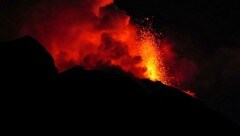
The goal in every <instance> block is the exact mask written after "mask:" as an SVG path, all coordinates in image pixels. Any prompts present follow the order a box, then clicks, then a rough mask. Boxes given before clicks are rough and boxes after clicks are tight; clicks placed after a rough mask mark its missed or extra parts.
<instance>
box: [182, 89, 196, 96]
mask: <svg viewBox="0 0 240 136" xmlns="http://www.w3.org/2000/svg"><path fill="white" fill-rule="evenodd" d="M184 92H185V93H186V94H188V95H190V96H192V97H196V94H195V93H194V92H192V91H190V90H187V91H184Z"/></svg>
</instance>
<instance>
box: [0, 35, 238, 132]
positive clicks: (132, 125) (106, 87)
mask: <svg viewBox="0 0 240 136" xmlns="http://www.w3.org/2000/svg"><path fill="white" fill-rule="evenodd" d="M0 52H1V57H0V58H1V62H2V63H1V67H0V71H1V72H0V74H1V80H2V81H1V86H2V88H1V94H2V97H3V99H2V100H3V109H2V110H3V115H2V117H4V119H5V120H6V125H5V126H8V125H10V126H11V128H12V130H15V127H16V129H17V128H19V130H21V131H27V132H29V131H30V130H32V131H34V132H35V133H38V132H44V131H46V130H51V131H52V132H54V133H57V132H58V133H63V132H64V131H65V132H66V134H70V133H71V132H79V131H81V132H82V131H88V130H89V133H90V132H97V133H98V132H99V133H100V131H99V130H101V131H104V132H110V131H114V133H116V134H119V133H122V132H125V134H126V133H128V131H129V130H130V131H131V132H134V133H135V134H138V133H143V132H147V133H148V135H150V133H158V134H162V133H163V134H164V132H165V131H166V130H167V129H170V130H171V131H172V132H175V131H177V133H179V134H192V132H189V130H191V131H195V132H196V133H200V132H204V133H208V132H209V131H211V132H215V133H219V132H220V133H221V132H229V133H230V132H234V131H238V130H239V126H237V125H236V124H234V123H233V122H232V121H230V120H228V119H226V118H224V117H223V116H221V115H220V114H218V113H216V112H214V111H212V110H211V109H209V108H208V107H207V106H205V105H204V104H203V103H202V102H201V101H199V100H197V99H195V98H192V97H190V96H188V95H186V94H185V93H183V92H181V91H180V90H177V89H175V88H172V87H168V86H165V85H163V84H162V83H161V82H152V81H150V80H147V79H142V80H140V79H137V78H135V77H133V76H132V75H130V74H129V73H125V72H123V71H122V70H121V69H119V68H117V67H113V66H111V67H110V66H109V67H108V66H106V67H103V68H100V69H98V70H85V69H84V68H82V67H80V66H76V67H74V68H72V69H69V70H67V71H65V72H62V73H59V74H57V70H56V68H55V66H54V63H53V60H52V57H51V56H50V55H49V54H48V53H47V52H46V50H45V49H44V48H43V47H42V46H41V45H40V44H39V43H38V42H36V41H35V40H34V39H32V38H30V37H25V38H23V39H19V40H16V41H12V42H5V43H1V46H0ZM5 79H8V80H5ZM13 124H14V125H16V126H15V127H12V125H13ZM171 131H169V133H171ZM81 132H80V133H81Z"/></svg>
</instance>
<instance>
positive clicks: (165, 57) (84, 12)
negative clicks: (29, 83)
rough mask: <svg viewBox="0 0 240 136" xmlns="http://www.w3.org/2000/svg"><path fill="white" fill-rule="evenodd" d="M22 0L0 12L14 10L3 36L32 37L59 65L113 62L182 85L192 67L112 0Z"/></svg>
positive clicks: (138, 73) (96, 65) (64, 67)
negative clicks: (10, 8)
mask: <svg viewBox="0 0 240 136" xmlns="http://www.w3.org/2000/svg"><path fill="white" fill-rule="evenodd" d="M27 1H28V2H26V1H25V2H23V3H21V2H18V1H15V2H13V3H15V4H14V5H13V6H11V7H12V8H13V9H12V11H9V13H6V14H5V15H8V14H10V13H11V14H15V15H13V17H12V18H10V19H9V21H10V22H16V23H11V24H12V25H11V26H10V27H11V28H16V29H15V30H11V32H13V33H11V34H9V35H10V36H9V37H11V35H15V36H16V37H21V36H24V35H31V36H33V37H34V38H36V39H37V40H39V41H40V42H41V43H42V45H44V46H45V48H46V49H47V50H48V51H49V52H50V53H51V55H52V56H53V58H54V60H55V64H56V66H57V67H58V69H59V70H60V71H63V70H67V69H68V68H71V67H73V66H76V65H81V66H83V67H85V68H86V69H96V68H100V67H101V66H106V65H114V66H119V67H120V68H122V69H123V70H124V71H127V72H130V73H132V74H133V75H135V76H136V77H139V78H149V79H151V80H160V81H162V82H163V83H165V84H168V85H172V86H175V87H183V88H184V87H185V86H182V85H181V84H183V83H186V82H188V80H190V79H191V78H192V76H193V75H194V74H195V72H196V67H195V65H194V64H193V63H192V62H191V61H189V60H186V59H184V58H181V57H179V55H177V54H176V53H175V52H174V50H173V49H172V48H173V46H175V45H174V44H170V43H169V42H168V40H167V39H157V38H156V36H155V34H153V33H152V32H151V30H150V29H149V28H148V26H146V28H145V29H143V28H141V27H139V26H137V25H135V24H134V23H133V22H131V20H130V17H129V16H128V15H127V14H126V12H125V11H123V10H120V9H119V8H118V7H117V6H116V5H115V4H114V3H113V0H74V1H67V0H51V1H47V0H41V1H40V0H37V1H31V0H27ZM5 3H8V4H9V5H11V2H10V3H9V2H7V1H5ZM19 5H20V7H19ZM16 7H18V8H16ZM15 8H16V9H15ZM5 25H6V24H5ZM13 26H14V27H13ZM5 31H6V30H5ZM12 37H13V36H12Z"/></svg>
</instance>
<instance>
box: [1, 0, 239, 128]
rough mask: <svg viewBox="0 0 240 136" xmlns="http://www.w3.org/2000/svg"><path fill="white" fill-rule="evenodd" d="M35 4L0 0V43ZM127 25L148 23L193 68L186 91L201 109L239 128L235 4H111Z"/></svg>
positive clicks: (145, 0)
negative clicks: (207, 108) (125, 15)
mask: <svg viewBox="0 0 240 136" xmlns="http://www.w3.org/2000/svg"><path fill="white" fill-rule="evenodd" d="M38 1H39V0H11V1H9V0H0V41H5V40H12V39H15V38H17V37H20V36H21V35H19V29H20V28H21V25H23V22H26V20H28V13H29V12H31V10H32V9H31V6H32V5H33V4H35V3H37V2H38ZM115 3H116V4H117V5H118V7H119V8H121V9H123V10H125V11H126V12H127V13H128V14H129V15H130V16H131V17H132V21H133V22H138V21H139V20H141V19H143V18H145V17H150V18H151V20H152V21H153V28H154V29H155V30H156V31H157V32H163V34H164V35H165V36H166V37H168V38H170V40H171V41H172V42H173V43H175V45H174V49H175V51H176V52H177V53H178V54H180V55H181V56H182V57H185V58H188V59H189V60H192V61H193V62H194V63H195V64H196V65H197V74H196V75H195V76H194V77H193V79H192V80H191V81H189V83H188V86H189V87H190V88H191V89H192V90H193V91H195V92H196V94H197V96H198V97H199V98H200V99H201V100H203V101H204V102H205V103H206V104H207V105H209V106H210V107H212V108H213V109H215V110H216V111H218V112H220V113H222V114H224V115H226V116H227V117H229V118H231V119H233V120H235V121H237V122H239V123H240V86H239V81H240V45H239V44H240V39H239V38H240V25H239V24H240V8H239V4H237V1H236V2H234V1H230V0H228V1H222V2H221V1H219V0H215V1H213V2H209V1H208V0H201V1H190V0H189V1H173V0H116V2H115ZM29 21H30V20H29Z"/></svg>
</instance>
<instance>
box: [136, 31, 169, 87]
mask: <svg viewBox="0 0 240 136" xmlns="http://www.w3.org/2000/svg"><path fill="white" fill-rule="evenodd" d="M141 37H142V38H141V39H140V41H141V45H140V55H141V56H142V59H143V61H142V66H144V67H146V72H145V73H144V76H145V77H147V78H149V79H150V80H153V81H161V82H163V83H164V84H168V81H167V79H166V78H165V76H166V70H165V69H164V63H163V59H164V58H163V56H160V48H159V46H160V45H158V44H157V42H156V41H155V37H154V35H153V34H151V33H150V32H142V35H141Z"/></svg>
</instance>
